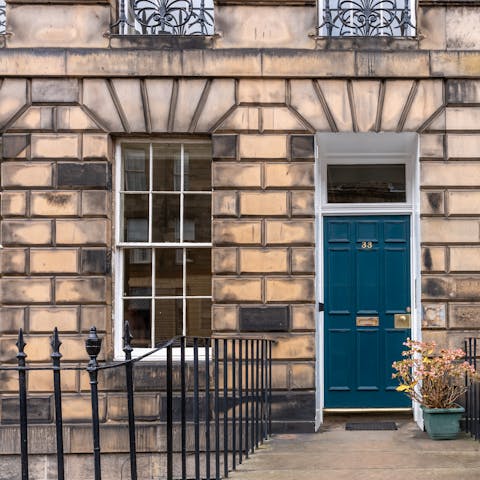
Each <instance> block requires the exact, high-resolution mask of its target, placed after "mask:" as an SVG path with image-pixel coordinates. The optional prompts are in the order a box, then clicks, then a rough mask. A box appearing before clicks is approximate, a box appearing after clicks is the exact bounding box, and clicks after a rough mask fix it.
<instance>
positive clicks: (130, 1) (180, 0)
mask: <svg viewBox="0 0 480 480" xmlns="http://www.w3.org/2000/svg"><path fill="white" fill-rule="evenodd" d="M115 26H117V27H118V33H120V34H121V35H213V33H214V5H213V0H119V19H118V22H117V23H116V24H115Z"/></svg>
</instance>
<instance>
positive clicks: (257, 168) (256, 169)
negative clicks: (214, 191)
mask: <svg viewBox="0 0 480 480" xmlns="http://www.w3.org/2000/svg"><path fill="white" fill-rule="evenodd" d="M212 185H213V186H214V187H240V188H245V187H261V185H262V166H261V165H260V164H258V163H239V162H236V163H230V162H229V163H226V162H225V163H224V162H214V163H213V165H212Z"/></svg>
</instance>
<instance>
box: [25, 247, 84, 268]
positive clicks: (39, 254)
mask: <svg viewBox="0 0 480 480" xmlns="http://www.w3.org/2000/svg"><path fill="white" fill-rule="evenodd" d="M77 257H78V253H77V250H75V249H51V250H47V249H44V248H42V249H37V248H35V249H34V248H32V249H31V250H30V272H31V273H76V272H77V271H78V260H77Z"/></svg>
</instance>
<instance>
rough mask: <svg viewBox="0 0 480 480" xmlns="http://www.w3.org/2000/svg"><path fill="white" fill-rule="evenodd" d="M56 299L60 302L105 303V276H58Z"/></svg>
mask: <svg viewBox="0 0 480 480" xmlns="http://www.w3.org/2000/svg"><path fill="white" fill-rule="evenodd" d="M55 299H56V301H57V302H58V303H83V302H85V303H89V302H90V303H103V302H105V300H106V280H105V278H104V277H94V278H68V279H67V278H56V279H55Z"/></svg>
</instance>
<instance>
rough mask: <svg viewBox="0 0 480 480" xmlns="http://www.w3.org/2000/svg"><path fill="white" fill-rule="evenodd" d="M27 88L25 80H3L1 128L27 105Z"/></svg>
mask: <svg viewBox="0 0 480 480" xmlns="http://www.w3.org/2000/svg"><path fill="white" fill-rule="evenodd" d="M9 28H10V26H9ZM4 51H5V50H4ZM18 74H19V73H18V65H15V75H18ZM27 88H28V87H27V80H26V79H24V78H5V80H4V81H3V83H2V88H1V89H0V104H1V105H2V110H1V112H0V125H1V126H2V128H3V127H4V126H5V124H6V123H7V122H9V121H10V120H11V119H12V117H13V116H14V115H15V114H16V113H17V112H18V111H19V110H20V109H21V108H22V107H23V106H24V105H25V104H26V103H27Z"/></svg>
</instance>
